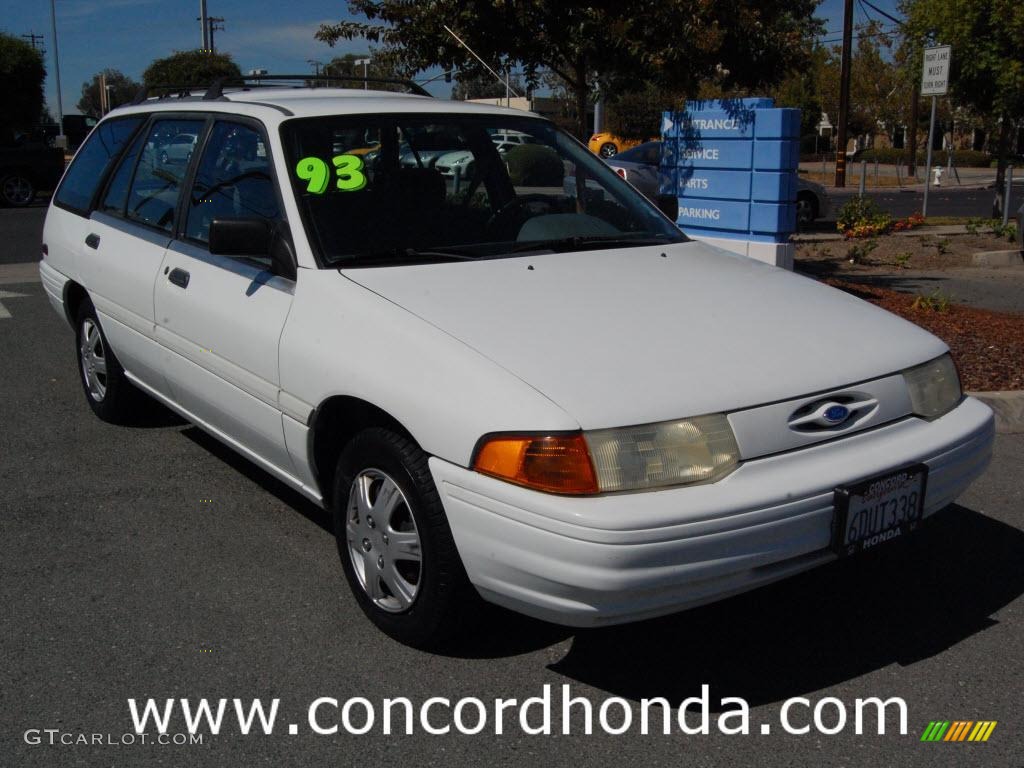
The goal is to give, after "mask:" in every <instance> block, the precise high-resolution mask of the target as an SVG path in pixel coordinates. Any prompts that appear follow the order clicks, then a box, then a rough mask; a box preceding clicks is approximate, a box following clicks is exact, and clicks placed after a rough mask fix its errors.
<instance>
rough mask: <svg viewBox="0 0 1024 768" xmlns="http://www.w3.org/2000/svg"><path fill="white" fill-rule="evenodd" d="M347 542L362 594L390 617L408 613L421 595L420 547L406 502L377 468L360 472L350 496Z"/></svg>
mask: <svg viewBox="0 0 1024 768" xmlns="http://www.w3.org/2000/svg"><path fill="white" fill-rule="evenodd" d="M345 530H346V537H347V540H348V550H349V555H350V557H351V560H352V568H353V570H354V571H355V573H356V577H357V578H358V580H359V585H360V586H361V587H362V588H363V591H364V592H365V593H366V594H367V596H368V597H369V598H370V599H371V600H372V601H373V603H374V605H376V606H377V607H378V608H380V609H382V610H384V611H387V612H388V613H401V612H403V611H406V610H408V609H409V608H410V607H411V606H412V604H413V602H414V601H415V600H416V596H417V594H418V593H419V588H420V581H421V575H422V561H423V555H422V548H421V544H420V536H419V531H418V530H417V528H416V521H415V519H413V516H412V511H411V510H410V509H409V502H408V500H407V499H406V497H405V494H404V493H402V489H401V488H399V487H398V484H397V483H396V482H395V481H394V480H393V479H392V478H391V477H390V476H388V475H387V474H386V473H384V472H382V471H380V470H379V469H372V468H370V469H364V470H363V471H362V472H360V473H359V474H358V475H357V476H356V478H355V480H353V481H352V486H351V489H350V491H349V499H348V507H347V515H346V525H345Z"/></svg>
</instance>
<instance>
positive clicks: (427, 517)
mask: <svg viewBox="0 0 1024 768" xmlns="http://www.w3.org/2000/svg"><path fill="white" fill-rule="evenodd" d="M427 458H428V457H427V455H426V454H425V453H424V452H423V451H422V450H421V449H420V448H419V446H417V445H416V444H415V443H414V442H413V441H412V440H410V439H409V438H407V437H403V436H402V435H399V434H396V433H395V432H392V431H390V430H387V429H383V428H379V427H374V428H370V429H367V430H364V431H362V432H360V433H359V434H357V435H356V436H355V437H354V438H353V439H352V440H351V441H350V442H349V444H348V445H347V446H346V447H345V449H344V450H343V451H342V453H341V456H340V457H339V459H338V468H337V472H336V473H335V481H334V495H333V499H334V501H333V504H332V506H333V513H334V533H335V538H336V540H337V544H338V555H339V557H340V558H341V565H342V570H344V572H345V578H346V579H347V580H348V584H349V587H350V589H351V590H352V594H353V596H354V597H355V599H356V602H357V603H359V607H360V608H361V609H362V611H363V613H365V614H366V616H367V617H368V618H369V619H370V621H372V622H373V623H374V624H375V625H377V627H378V628H379V629H380V630H381V631H383V632H384V633H385V634H387V635H389V636H390V637H392V638H394V639H395V640H397V641H399V642H400V643H404V644H406V645H410V646H413V647H415V648H422V649H427V650H437V649H440V648H442V647H444V646H445V645H447V643H448V642H449V641H450V640H451V639H453V638H454V637H455V635H456V633H457V631H458V630H459V629H460V625H461V623H462V619H463V617H464V616H468V615H470V609H472V608H476V607H477V606H478V605H479V603H480V598H479V596H478V595H477V594H476V591H475V590H474V589H473V588H472V586H471V585H470V583H469V580H468V578H467V577H466V572H465V569H464V568H463V566H462V561H461V560H460V559H459V553H458V551H457V549H456V547H455V540H454V539H453V538H452V532H451V528H450V527H449V526H448V519H447V517H446V516H445V513H444V508H443V507H442V505H441V499H440V497H439V496H438V493H437V489H436V488H435V487H434V481H433V479H432V478H431V476H430V470H429V469H428V467H427ZM396 492H397V495H396ZM374 518H376V519H374ZM417 556H418V558H419V559H418V560H417V559H416V558H417Z"/></svg>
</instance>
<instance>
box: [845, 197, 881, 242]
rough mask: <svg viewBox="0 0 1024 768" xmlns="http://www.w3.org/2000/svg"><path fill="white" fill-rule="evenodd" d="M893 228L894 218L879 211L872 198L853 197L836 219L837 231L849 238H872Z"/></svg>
mask: <svg viewBox="0 0 1024 768" xmlns="http://www.w3.org/2000/svg"><path fill="white" fill-rule="evenodd" d="M891 228H892V216H891V215H889V214H888V213H885V212H884V211H881V210H879V208H878V206H877V205H875V201H874V200H872V199H871V198H870V197H851V198H850V199H849V200H848V201H847V202H846V203H845V204H844V205H843V207H842V208H840V209H839V216H837V217H836V229H838V230H839V231H840V232H842V233H843V234H845V235H846V236H847V237H871V236H872V235H881V234H885V233H886V232H888V231H889V230H890V229H891Z"/></svg>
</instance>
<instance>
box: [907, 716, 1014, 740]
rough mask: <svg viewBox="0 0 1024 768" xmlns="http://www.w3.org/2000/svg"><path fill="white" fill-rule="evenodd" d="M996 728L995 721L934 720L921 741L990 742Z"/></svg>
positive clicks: (929, 724)
mask: <svg viewBox="0 0 1024 768" xmlns="http://www.w3.org/2000/svg"><path fill="white" fill-rule="evenodd" d="M995 728H996V721H995V720H977V721H975V720H953V721H952V722H950V721H949V720H932V721H931V722H930V723H928V727H927V728H925V729H924V733H922V734H921V741H988V737H989V736H991V735H992V731H994V730H995Z"/></svg>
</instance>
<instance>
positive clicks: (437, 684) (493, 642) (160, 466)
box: [0, 267, 1024, 768]
mask: <svg viewBox="0 0 1024 768" xmlns="http://www.w3.org/2000/svg"><path fill="white" fill-rule="evenodd" d="M3 276H4V272H3V268H2V267H0V290H2V291H4V292H6V293H8V294H9V293H17V294H22V295H21V296H18V297H13V298H3V299H0V301H2V302H3V304H4V306H5V308H6V309H7V311H8V313H9V314H10V315H11V316H10V317H6V318H5V317H0V360H2V363H0V403H2V404H3V406H2V415H0V487H2V488H3V491H4V492H3V493H2V495H0V521H2V530H0V594H2V606H3V610H2V612H0V646H2V651H3V658H4V664H3V666H2V668H0V766H3V767H4V768H6V767H7V766H58V765H60V766H62V765H83V766H92V765H96V766H110V765H117V766H129V765H130V766H145V765H189V766H193V765H194V766H199V765H210V766H229V765H232V766H233V765H264V764H266V765H327V764H330V765H359V766H365V765H373V764H393V763H395V762H397V763H398V764H406V763H411V764H422V765H451V766H463V765H465V766H478V765H521V764H525V763H537V764H543V765H546V766H563V765H565V766H568V765H572V766H580V765H622V764H637V765H652V766H654V765H672V766H689V765H694V766H718V765H721V766H732V765H759V766H783V765H815V766H868V765H871V766H883V765H901V766H902V765H908V766H909V765H921V766H926V765H927V766H939V765H949V766H964V765H986V766H1020V765H1022V763H1024V761H1022V757H1021V756H1022V755H1024V738H1022V729H1024V718H1022V716H1021V713H1020V710H1019V706H1020V692H1021V690H1022V687H1024V686H1022V681H1024V631H1022V630H1024V600H1022V598H1021V594H1022V593H1024V514H1022V513H1024V484H1022V482H1021V474H1020V469H1021V467H1022V463H1024V435H1003V436H999V437H998V438H997V443H996V448H995V457H994V460H993V464H992V466H991V467H990V469H989V470H988V472H987V474H986V475H985V476H984V477H983V478H982V479H981V480H980V481H979V482H978V483H976V485H975V486H974V487H973V488H972V489H971V490H970V491H969V492H968V493H967V494H966V495H965V496H964V497H963V498H962V499H961V500H960V503H959V504H957V505H955V506H953V507H950V508H949V509H947V510H945V511H944V512H942V513H940V514H939V515H937V516H936V517H935V518H933V519H932V521H931V522H930V524H929V525H927V526H926V527H925V528H923V529H922V530H921V531H919V532H918V533H917V534H915V535H914V536H913V537H911V538H908V539H907V540H905V541H904V542H901V543H900V544H896V545H893V546H890V547H888V548H885V549H883V550H879V551H877V552H875V553H873V554H872V555H869V556H865V557H861V558H857V559H853V560H848V561H844V562H842V563H838V564H833V565H829V566H826V567H824V568H821V569H818V570H817V571H813V572H810V573H807V574H804V575H801V576H798V577H796V578H794V579H791V580H789V581H786V582H782V583H779V584H776V585H773V586H770V587H766V588H763V589H761V590H758V591H756V592H754V593H750V594H747V595H742V596H739V597H736V598H733V599H730V600H728V601H725V602H722V603H719V604H716V605H712V606H708V607H705V608H700V609H697V610H694V611H690V612H688V613H684V614H680V615H677V616H673V617H668V618H664V619H659V620H655V621H649V622H645V623H642V624H635V625H630V626H625V627H618V628H609V629H603V630H592V631H585V632H581V631H575V630H569V629H563V628H559V627H554V626H550V625H546V624H542V623H539V622H534V621H530V620H526V619H522V618H519V617H516V616H513V615H511V614H507V613H504V612H501V611H498V610H494V611H489V612H484V613H482V614H480V615H479V616H478V617H477V620H476V621H474V622H473V623H472V624H470V625H467V626H466V627H464V629H463V633H462V634H463V637H464V642H463V644H462V646H461V647H460V648H458V649H456V650H455V651H454V652H453V653H452V654H450V655H446V656H440V655H430V654H425V653H421V652H418V651H414V650H410V649H408V648H405V647H403V646H400V645H397V644H396V643H394V642H392V641H391V640H389V639H387V638H386V637H384V636H383V635H381V634H379V633H378V632H377V631H376V630H374V629H373V628H372V627H371V625H370V624H369V623H368V622H367V621H366V620H364V618H363V617H362V615H361V614H360V613H359V610H358V608H357V607H356V605H355V603H354V601H353V600H352V598H351V597H350V595H349V594H348V591H347V587H346V586H345V584H344V581H343V577H342V575H341V571H340V567H339V565H338V561H337V554H336V552H335V548H334V540H333V536H332V534H331V533H330V531H329V530H328V529H329V523H328V520H327V517H326V515H325V514H324V513H322V512H321V511H320V510H318V509H317V508H316V507H314V506H313V505H311V504H310V503H308V502H306V501H304V500H303V499H302V498H301V497H299V496H298V495H296V494H294V493H292V492H291V491H290V490H288V489H287V488H285V487H284V486H282V485H281V484H279V483H278V482H277V481H275V480H273V479H272V478H270V477H269V476H268V475H266V474H264V473H263V472H262V471H260V470H258V469H256V468H255V467H254V466H252V465H251V464H249V463H247V462H246V461H245V460H243V459H241V458H239V457H237V456H236V455H235V454H233V453H231V452H230V451H229V450H227V449H225V448H223V447H221V446H220V444H219V443H217V442H215V441H214V440H212V439H211V438H208V437H206V436H205V435H204V434H203V433H202V432H200V431H199V430H197V429H195V428H193V427H190V426H188V425H187V424H184V423H182V422H180V421H179V420H178V419H176V418H175V417H173V416H171V415H170V414H168V413H167V412H166V411H163V410H161V409H158V408H156V407H154V408H153V409H152V411H151V412H149V413H147V414H146V415H145V416H144V417H143V418H140V420H139V422H138V423H137V424H135V425H133V426H131V427H113V426H109V425H106V424H103V423H101V422H99V421H97V420H96V419H95V418H94V417H93V416H92V414H91V412H90V411H89V409H88V407H87V405H86V403H85V401H84V399H83V395H82V392H81V389H80V385H79V382H78V379H77V374H76V370H75V357H74V350H73V343H72V334H71V330H70V329H69V328H68V327H67V326H66V325H65V324H63V322H62V321H61V320H60V318H58V317H57V315H56V314H55V313H54V312H53V310H52V309H51V308H50V306H49V305H48V303H47V302H46V300H45V298H44V297H43V292H42V288H41V286H40V284H39V283H38V282H34V281H31V282H18V283H12V282H8V283H6V284H3V283H4V281H3ZM20 279H24V278H20ZM2 314H3V313H0V315H2ZM545 684H549V685H551V686H552V687H553V688H554V689H555V690H556V691H557V690H560V688H561V686H562V685H564V684H568V685H570V686H571V689H572V694H573V696H583V697H586V698H588V699H589V700H591V701H592V702H593V703H594V706H595V710H596V708H597V707H598V706H599V705H600V703H601V702H602V701H603V700H605V699H607V698H608V697H612V696H617V697H623V698H624V699H626V700H627V701H628V702H631V703H633V705H634V706H635V705H636V704H637V702H639V701H640V700H641V699H643V698H651V697H655V696H661V697H665V698H666V699H667V700H668V701H669V702H671V703H672V704H676V705H678V704H679V703H681V702H682V701H683V700H684V699H685V698H687V697H689V696H693V695H698V694H700V692H701V686H702V685H703V684H707V685H708V686H709V687H710V699H711V714H712V721H714V719H715V718H717V716H718V714H719V713H720V712H721V711H722V707H721V706H720V704H719V702H720V700H721V699H722V698H723V697H737V696H738V697H743V698H744V699H746V700H747V702H748V703H749V704H750V707H751V714H750V720H751V723H752V724H753V725H752V728H751V733H750V734H749V735H731V736H729V735H722V734H720V733H718V732H717V731H716V730H715V728H714V727H712V730H711V734H710V735H707V736H701V735H696V736H688V735H685V734H681V733H679V732H678V731H676V732H674V733H672V734H671V735H668V736H664V735H661V734H660V733H658V734H657V735H647V736H643V735H640V734H639V733H638V732H636V731H635V730H634V731H632V732H630V733H628V734H626V735H622V736H612V735H609V734H607V733H604V732H602V731H601V730H599V729H598V730H596V731H595V733H594V734H593V735H590V736H586V735H583V734H582V733H581V732H580V730H581V729H580V727H579V723H578V722H577V721H578V718H577V721H574V722H576V727H575V729H574V733H573V734H572V735H568V736H565V735H561V734H560V720H559V719H558V713H557V710H558V707H559V705H558V699H557V698H555V699H554V701H555V704H554V705H553V709H555V710H556V712H555V718H554V719H555V723H556V729H558V730H559V732H558V733H557V734H556V735H551V736H540V735H538V736H531V735H526V734H524V733H523V732H522V730H521V729H520V728H519V727H518V726H516V725H515V724H514V723H513V724H512V725H511V726H510V725H508V724H506V732H505V733H504V734H503V735H501V736H497V735H494V733H493V730H492V729H491V728H488V729H486V730H484V732H483V733H481V734H479V735H476V736H464V735H455V734H448V735H437V736H431V735H427V734H425V733H424V732H423V731H422V730H421V729H417V732H416V733H415V734H414V735H412V736H406V735H391V736H383V735H381V734H380V732H379V730H375V731H371V733H369V734H367V735H365V736H351V735H344V734H338V735H331V736H320V735H315V734H313V733H312V732H310V729H309V727H308V726H307V724H306V710H307V707H308V705H309V704H310V703H311V702H312V701H314V700H315V699H317V698H318V697H322V696H327V697H334V698H336V699H339V700H341V701H344V700H345V699H346V698H349V697H353V696H364V697H366V698H367V699H369V700H370V701H371V702H379V701H380V700H381V699H383V698H385V697H396V696H406V697H409V698H410V699H411V700H412V701H413V702H419V703H421V702H424V701H425V700H427V699H428V698H430V697H432V696H443V697H448V698H450V699H452V700H455V699H458V698H460V697H465V696H474V697H478V698H480V699H482V700H483V701H492V700H493V699H495V698H498V697H500V698H505V699H508V698H516V699H518V700H519V701H520V702H521V701H523V700H524V699H526V698H527V697H530V696H537V695H539V694H541V692H542V687H543V686H544V685H545ZM201 696H206V697H210V698H213V699H219V698H227V699H234V698H240V699H243V700H248V699H251V698H255V697H259V698H262V699H263V700H265V701H269V699H271V698H275V697H276V698H279V699H280V702H281V703H280V710H281V711H280V715H279V721H280V722H281V723H295V724H297V725H298V726H299V727H298V729H297V730H298V733H297V734H295V735H289V734H288V732H287V730H286V727H285V726H279V728H278V729H276V730H275V733H274V734H272V735H269V736H267V735H263V734H262V733H260V734H259V735H256V734H250V735H248V736H242V735H239V733H238V730H237V728H225V733H222V734H221V735H219V736H210V735H207V737H206V739H205V742H204V743H203V744H202V745H191V746H174V745H166V746H160V745H140V744H135V745H122V744H114V745H111V744H97V745H83V744H77V745H76V744H68V745H61V744H60V743H57V744H55V745H49V744H47V743H45V742H44V743H42V744H28V743H26V740H25V736H24V734H25V732H26V731H27V730H30V729H39V730H44V729H58V730H59V732H60V733H69V734H75V735H77V734H89V735H91V734H102V735H103V736H104V737H112V738H113V739H118V738H120V736H121V735H122V734H125V733H129V732H131V731H132V728H131V720H130V717H129V710H128V706H127V703H126V701H127V699H128V698H147V697H155V698H157V699H159V700H161V701H163V700H164V699H167V698H181V697H188V698H190V699H196V698H198V697H201ZM794 696H803V697H806V698H807V699H809V700H810V701H811V703H812V704H813V703H814V702H817V701H819V700H821V699H823V698H825V697H837V698H838V699H840V700H841V701H843V702H845V703H846V704H847V705H848V706H851V707H852V703H853V702H854V700H855V699H856V698H858V697H874V696H877V697H881V698H883V699H885V698H889V697H892V696H898V697H902V698H903V699H905V700H906V702H907V710H908V729H907V730H908V732H907V734H906V735H902V736H901V735H898V734H897V733H894V732H893V728H894V726H895V722H894V721H892V720H890V721H889V723H888V725H889V728H888V731H887V734H886V735H877V734H875V733H874V732H869V733H867V734H864V735H859V736H858V735H855V734H854V733H853V732H852V728H851V729H850V730H844V731H843V732H841V733H839V734H837V735H834V736H828V735H823V734H815V733H814V732H813V731H812V732H811V733H809V734H807V735H803V736H794V735H788V734H785V733H783V732H782V731H781V729H780V728H779V727H778V723H779V714H780V709H781V707H782V703H783V702H784V701H785V700H786V699H788V698H790V697H794ZM321 719H322V720H330V719H331V717H330V714H329V713H327V712H326V711H325V714H324V716H323V717H322V718H321ZM337 719H338V718H337V717H336V716H335V717H334V720H335V721H337ZM355 719H356V720H357V721H358V720H359V719H360V718H359V717H356V718H355ZM613 719H615V718H613ZM794 719H795V720H803V721H806V720H808V719H809V718H808V716H807V715H803V716H801V715H796V716H794ZM933 720H972V721H977V720H995V721H997V722H998V726H997V727H996V728H995V730H994V732H993V733H992V736H991V738H990V740H989V741H988V742H986V743H983V744H974V743H922V742H921V741H920V736H921V733H922V731H923V730H924V729H925V727H926V726H927V725H928V723H929V722H930V721H933ZM762 724H769V725H773V726H775V727H774V728H773V729H771V732H770V733H769V734H762V733H761V725H762ZM172 730H173V729H172ZM108 740H109V739H108Z"/></svg>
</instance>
